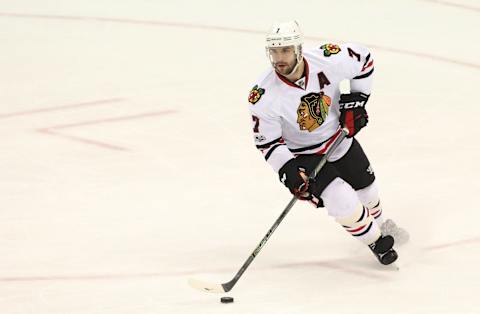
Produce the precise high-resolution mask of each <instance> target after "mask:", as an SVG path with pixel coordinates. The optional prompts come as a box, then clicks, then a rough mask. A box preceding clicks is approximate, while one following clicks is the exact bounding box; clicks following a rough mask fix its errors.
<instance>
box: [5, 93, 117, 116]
mask: <svg viewBox="0 0 480 314" xmlns="http://www.w3.org/2000/svg"><path fill="white" fill-rule="evenodd" d="M124 100H125V99H124V98H110V99H102V100H95V101H88V102H81V103H77V104H70V105H62V106H54V107H47V108H40V109H31V110H25V111H18V112H10V113H3V114H0V119H5V118H11V117H18V116H28V115H33V114H37V113H45V112H53V111H62V110H67V109H74V108H83V107H88V106H98V105H102V104H111V103H115V102H120V101H124Z"/></svg>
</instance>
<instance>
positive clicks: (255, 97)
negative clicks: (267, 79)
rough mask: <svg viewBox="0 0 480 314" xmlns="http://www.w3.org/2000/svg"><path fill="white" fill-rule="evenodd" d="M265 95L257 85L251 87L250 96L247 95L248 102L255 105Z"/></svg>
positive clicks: (263, 90) (262, 89)
mask: <svg viewBox="0 0 480 314" xmlns="http://www.w3.org/2000/svg"><path fill="white" fill-rule="evenodd" d="M263 94H265V89H264V88H260V87H258V85H255V86H253V88H252V90H251V91H250V94H249V95H248V102H249V103H251V104H252V105H255V104H256V103H257V102H258V101H259V100H260V98H262V96H263Z"/></svg>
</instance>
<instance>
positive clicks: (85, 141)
mask: <svg viewBox="0 0 480 314" xmlns="http://www.w3.org/2000/svg"><path fill="white" fill-rule="evenodd" d="M176 112H177V111H175V110H163V111H153V112H146V113H142V114H136V115H130V116H123V117H116V118H108V119H100V120H92V121H83V122H77V123H71V124H63V125H56V126H50V127H45V128H41V129H38V130H37V132H40V133H42V134H47V135H52V136H59V137H63V138H66V139H69V140H73V141H77V142H80V143H83V144H89V145H95V146H98V147H101V148H106V149H110V150H116V151H127V150H128V149H127V148H124V147H121V146H117V145H112V144H108V143H104V142H100V141H96V140H91V139H87V138H83V137H79V136H72V135H67V134H64V133H60V132H58V131H57V130H63V129H70V128H78V127H84V126H90V125H99V124H106V123H113V122H120V121H130V120H136V119H141V118H150V117H154V116H163V115H167V114H172V113H176Z"/></svg>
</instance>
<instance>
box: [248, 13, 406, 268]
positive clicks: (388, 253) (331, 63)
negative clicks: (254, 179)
mask: <svg viewBox="0 0 480 314" xmlns="http://www.w3.org/2000/svg"><path fill="white" fill-rule="evenodd" d="M302 44H303V35H302V32H301V30H300V27H299V25H298V23H297V22H296V21H292V22H286V23H277V24H275V25H273V27H272V28H271V31H270V32H269V33H268V34H267V37H266V52H267V56H268V58H269V60H270V62H271V65H272V68H271V69H269V70H268V71H267V72H265V73H264V74H263V75H262V76H261V77H260V79H259V80H258V81H257V83H256V84H255V85H254V87H253V89H252V90H251V92H250V95H249V98H248V100H249V102H250V112H251V114H252V122H253V132H254V137H255V144H256V146H257V148H258V149H259V150H260V151H261V152H262V154H263V156H264V157H265V159H266V161H267V162H268V163H269V164H270V165H271V166H272V168H273V169H274V170H275V171H276V172H277V173H278V175H279V178H280V180H281V182H283V184H284V185H285V186H286V187H287V188H288V189H289V190H290V192H291V193H292V194H294V195H295V196H296V197H297V198H299V199H302V200H308V201H310V202H311V203H312V204H313V205H314V206H316V207H325V208H326V209H327V212H328V214H329V215H330V216H332V217H334V218H335V220H336V221H337V222H338V223H339V224H340V225H342V227H343V228H345V230H346V231H347V232H349V233H350V234H351V235H353V236H354V237H356V238H358V239H359V240H360V241H362V242H363V243H365V244H366V245H368V246H369V248H370V249H371V250H372V252H373V253H374V254H375V256H376V257H377V258H378V260H379V261H380V262H381V263H382V264H384V265H388V264H391V263H393V262H394V261H395V260H396V259H397V253H396V251H395V250H394V248H393V244H394V239H395V241H397V243H399V242H405V241H406V240H407V239H408V234H407V233H406V232H405V231H404V230H403V229H400V228H398V227H397V226H396V225H395V224H394V223H393V221H392V220H390V219H389V220H387V221H384V220H383V216H382V207H381V204H380V200H379V196H378V190H377V185H376V182H375V174H374V172H373V169H372V167H371V166H370V162H369V161H368V158H367V156H366V155H365V153H364V152H363V150H362V147H361V146H360V144H359V143H358V141H357V140H356V139H355V137H354V136H355V135H356V134H357V133H358V132H359V131H360V130H361V129H362V128H363V127H365V126H366V125H367V122H368V115H367V111H366V109H365V105H366V103H367V101H368V98H369V96H370V91H371V85H372V77H373V69H374V66H373V58H372V56H371V54H370V53H369V51H368V50H367V49H366V48H365V47H363V46H361V45H356V44H344V45H336V44H330V43H327V44H323V45H320V46H318V47H317V48H315V49H312V50H309V51H303V47H302ZM343 80H348V81H349V82H350V92H349V93H345V94H340V89H339V84H340V82H342V81H343ZM342 127H345V128H347V129H348V130H349V134H348V135H347V138H346V139H345V140H344V141H343V142H342V143H341V144H340V145H339V146H338V147H337V148H336V150H335V151H334V152H333V154H332V155H331V157H330V158H329V160H328V162H327V163H326V164H325V166H324V167H323V168H322V169H321V171H320V172H319V174H318V176H317V177H316V179H315V180H313V181H310V182H309V181H308V180H307V177H308V175H309V173H310V172H311V171H312V170H313V169H314V168H315V166H316V165H317V164H318V162H319V160H320V159H321V156H322V155H323V154H324V153H325V152H326V151H327V149H328V148H329V146H330V145H331V144H332V143H333V141H334V140H335V139H336V138H337V137H338V136H339V134H340V128H342Z"/></svg>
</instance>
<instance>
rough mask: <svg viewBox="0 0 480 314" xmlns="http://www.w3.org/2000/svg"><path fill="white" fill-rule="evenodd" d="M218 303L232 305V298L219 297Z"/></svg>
mask: <svg viewBox="0 0 480 314" xmlns="http://www.w3.org/2000/svg"><path fill="white" fill-rule="evenodd" d="M220 302H222V303H233V298H232V297H221V298H220Z"/></svg>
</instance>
